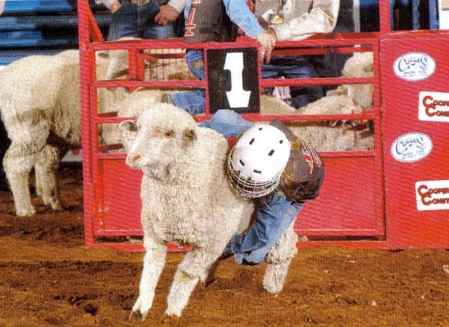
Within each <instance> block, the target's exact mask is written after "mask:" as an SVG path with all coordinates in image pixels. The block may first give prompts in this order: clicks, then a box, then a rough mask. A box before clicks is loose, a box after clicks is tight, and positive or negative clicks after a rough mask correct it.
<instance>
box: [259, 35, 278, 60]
mask: <svg viewBox="0 0 449 327" xmlns="http://www.w3.org/2000/svg"><path fill="white" fill-rule="evenodd" d="M276 39H277V38H276V33H275V32H274V31H273V30H272V29H269V30H268V31H266V32H263V33H260V34H259V36H258V37H257V42H259V44H260V57H261V60H262V62H265V63H267V64H268V63H269V62H270V59H271V51H272V50H273V48H274V46H275V45H276Z"/></svg>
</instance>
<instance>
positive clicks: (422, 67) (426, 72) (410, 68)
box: [393, 52, 436, 82]
mask: <svg viewBox="0 0 449 327" xmlns="http://www.w3.org/2000/svg"><path fill="white" fill-rule="evenodd" d="M435 69H436V63H435V60H434V59H433V58H432V57H431V56H429V55H428V54H425V53H421V52H409V53H406V54H405V55H403V56H400V57H399V58H397V59H396V60H395V62H394V65H393V70H394V73H395V74H396V76H398V77H399V78H402V79H404V80H406V81H412V82H413V81H419V80H422V79H426V78H428V77H429V76H430V75H432V74H433V73H434V72H435Z"/></svg>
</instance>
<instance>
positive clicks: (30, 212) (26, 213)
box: [16, 207, 36, 217]
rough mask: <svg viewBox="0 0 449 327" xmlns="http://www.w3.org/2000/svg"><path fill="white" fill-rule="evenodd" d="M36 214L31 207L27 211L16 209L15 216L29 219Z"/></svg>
mask: <svg viewBox="0 0 449 327" xmlns="http://www.w3.org/2000/svg"><path fill="white" fill-rule="evenodd" d="M35 213H36V210H34V208H33V207H29V208H28V209H17V210H16V215H17V216H20V217H31V216H32V215H34V214H35Z"/></svg>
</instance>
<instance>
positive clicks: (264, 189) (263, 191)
mask: <svg viewBox="0 0 449 327" xmlns="http://www.w3.org/2000/svg"><path fill="white" fill-rule="evenodd" d="M233 152H234V149H232V150H231V152H230V153H229V156H228V169H227V171H228V177H229V179H230V181H231V185H232V187H233V188H234V189H235V190H236V191H237V192H238V193H239V194H240V195H241V196H243V197H246V198H260V197H262V196H265V195H267V194H270V193H271V192H273V191H274V190H275V189H276V187H278V185H279V182H280V180H281V174H282V172H279V173H278V174H277V175H276V176H275V177H273V178H272V179H271V180H269V181H265V182H256V181H254V180H252V179H251V177H248V176H245V175H244V174H243V173H241V171H239V170H237V169H235V167H234V164H233V163H232V159H231V158H232V153H233Z"/></svg>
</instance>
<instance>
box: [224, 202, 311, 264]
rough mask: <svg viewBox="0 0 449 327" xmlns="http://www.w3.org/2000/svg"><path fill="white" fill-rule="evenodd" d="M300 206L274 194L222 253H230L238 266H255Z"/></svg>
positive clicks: (262, 258)
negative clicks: (250, 224)
mask: <svg viewBox="0 0 449 327" xmlns="http://www.w3.org/2000/svg"><path fill="white" fill-rule="evenodd" d="M302 206H303V203H302V204H300V203H294V202H291V201H289V200H288V199H287V198H285V197H283V196H280V195H277V194H274V195H273V197H272V198H271V199H270V200H269V201H268V203H267V204H266V205H264V206H262V207H261V208H260V209H259V210H258V212H257V219H256V222H255V223H254V225H252V226H251V227H250V229H249V230H248V231H247V233H246V234H244V235H243V234H235V235H234V236H233V237H232V238H231V240H230V241H229V243H228V245H227V246H226V249H225V252H226V253H232V254H234V257H235V261H236V262H237V263H238V264H247V265H257V264H259V263H262V262H264V261H265V257H266V256H267V254H268V252H270V249H271V247H272V246H273V245H275V244H276V242H277V241H278V240H279V239H280V238H281V236H282V235H283V234H284V233H285V231H286V230H287V229H288V227H289V226H290V225H291V224H292V222H293V221H294V220H295V218H296V215H297V214H298V212H299V211H300V210H301V209H302Z"/></svg>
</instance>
